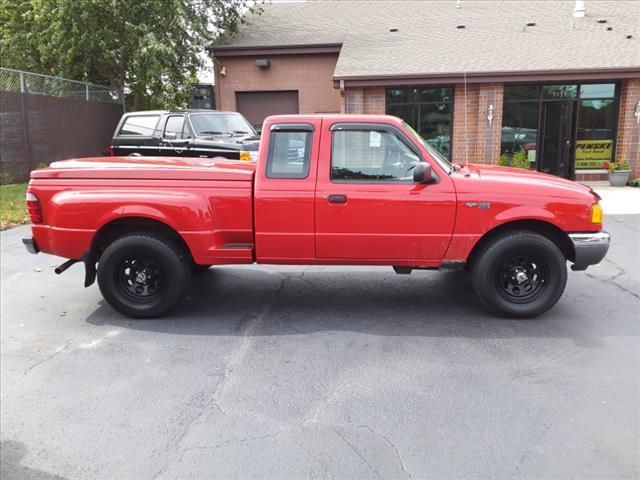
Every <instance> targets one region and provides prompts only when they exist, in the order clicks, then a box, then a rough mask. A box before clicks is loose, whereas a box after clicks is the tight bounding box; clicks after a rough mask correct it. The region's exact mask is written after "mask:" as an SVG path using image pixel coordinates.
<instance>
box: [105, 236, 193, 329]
mask: <svg viewBox="0 0 640 480" xmlns="http://www.w3.org/2000/svg"><path fill="white" fill-rule="evenodd" d="M190 280H191V267H190V261H189V260H188V256H187V255H186V254H185V252H184V251H183V250H182V249H181V248H179V247H178V246H177V245H176V244H175V243H173V242H172V241H170V240H168V239H166V238H163V237H160V236H156V235H150V234H144V233H136V234H130V235H126V236H124V237H121V238H119V239H117V240H115V241H114V242H113V243H111V244H110V245H109V246H108V247H107V248H106V249H105V251H104V252H103V253H102V255H101V256H100V260H99V262H98V286H99V287H100V292H101V293H102V296H103V297H104V299H105V300H106V301H107V302H108V303H109V305H111V306H112V307H113V308H114V309H115V310H117V311H119V312H120V313H122V314H124V315H127V316H128V317H133V318H151V317H157V316H160V315H162V314H163V313H165V312H166V311H167V310H169V309H170V308H171V307H173V306H174V305H175V304H176V303H177V302H178V300H180V298H181V297H183V296H184V295H185V294H186V293H187V291H188V288H189V284H190Z"/></svg>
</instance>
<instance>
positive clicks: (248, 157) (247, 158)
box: [240, 150, 251, 162]
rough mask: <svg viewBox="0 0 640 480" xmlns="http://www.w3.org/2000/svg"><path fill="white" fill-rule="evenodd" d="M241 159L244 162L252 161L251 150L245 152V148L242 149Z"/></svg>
mask: <svg viewBox="0 0 640 480" xmlns="http://www.w3.org/2000/svg"><path fill="white" fill-rule="evenodd" d="M240 160H242V161H243V162H250V161H251V154H250V153H249V152H245V151H244V150H242V151H240Z"/></svg>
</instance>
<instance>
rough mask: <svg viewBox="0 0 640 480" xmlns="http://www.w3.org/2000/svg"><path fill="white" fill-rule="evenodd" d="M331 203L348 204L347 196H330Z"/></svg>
mask: <svg viewBox="0 0 640 480" xmlns="http://www.w3.org/2000/svg"><path fill="white" fill-rule="evenodd" d="M329 203H347V196H346V195H329Z"/></svg>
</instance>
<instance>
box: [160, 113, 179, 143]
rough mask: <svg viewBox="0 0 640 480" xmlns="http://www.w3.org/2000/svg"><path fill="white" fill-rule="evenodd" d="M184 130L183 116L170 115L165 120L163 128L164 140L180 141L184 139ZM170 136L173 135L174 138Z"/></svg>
mask: <svg viewBox="0 0 640 480" xmlns="http://www.w3.org/2000/svg"><path fill="white" fill-rule="evenodd" d="M183 129H184V116H183V115H172V116H170V117H169V118H168V119H167V124H166V126H165V127H164V135H163V137H164V138H170V137H171V138H175V139H180V138H184V135H183ZM167 133H168V134H169V135H167ZM171 134H175V137H174V136H173V135H171Z"/></svg>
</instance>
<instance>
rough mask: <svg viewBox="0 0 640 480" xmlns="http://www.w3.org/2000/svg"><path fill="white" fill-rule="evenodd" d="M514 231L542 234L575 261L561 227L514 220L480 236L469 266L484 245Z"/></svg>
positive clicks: (472, 250)
mask: <svg viewBox="0 0 640 480" xmlns="http://www.w3.org/2000/svg"><path fill="white" fill-rule="evenodd" d="M514 231H528V232H533V233H537V234H539V235H542V236H543V237H546V238H548V239H549V240H551V241H552V242H553V243H555V244H556V246H557V247H558V248H559V249H560V251H561V252H562V254H563V255H564V257H565V258H566V259H567V260H570V261H573V260H574V259H575V252H574V250H573V244H572V243H571V240H570V239H569V236H568V234H567V233H566V232H564V231H563V230H562V229H561V228H559V227H557V226H556V225H554V224H553V223H550V222H545V221H544V220H513V221H510V222H505V223H501V224H500V225H497V226H495V227H494V228H492V229H491V230H488V231H487V232H485V233H484V235H482V237H480V239H479V240H478V241H477V242H476V244H475V245H474V246H473V248H472V249H471V252H470V253H469V256H468V257H467V267H471V266H472V265H473V261H474V256H475V255H476V254H477V253H478V252H479V251H480V250H481V249H482V247H483V246H484V245H486V244H487V243H488V242H491V241H492V240H494V239H496V238H498V237H500V236H502V235H504V234H507V233H509V232H514Z"/></svg>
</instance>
